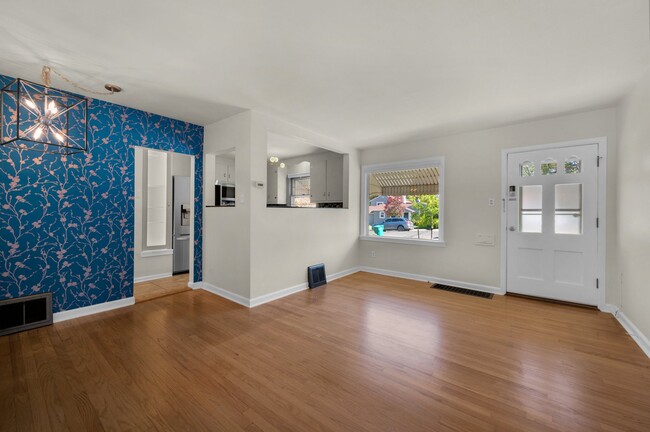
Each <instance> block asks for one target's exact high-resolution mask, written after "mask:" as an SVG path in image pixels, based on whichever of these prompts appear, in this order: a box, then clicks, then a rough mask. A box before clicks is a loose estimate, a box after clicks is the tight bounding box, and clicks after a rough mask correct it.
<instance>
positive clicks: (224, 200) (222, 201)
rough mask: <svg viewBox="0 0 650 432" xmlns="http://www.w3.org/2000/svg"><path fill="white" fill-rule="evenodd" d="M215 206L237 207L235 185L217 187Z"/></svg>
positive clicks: (215, 187)
mask: <svg viewBox="0 0 650 432" xmlns="http://www.w3.org/2000/svg"><path fill="white" fill-rule="evenodd" d="M214 189H215V195H214V205H216V206H233V205H235V186H234V185H215V186H214Z"/></svg>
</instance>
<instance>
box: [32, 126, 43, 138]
mask: <svg viewBox="0 0 650 432" xmlns="http://www.w3.org/2000/svg"><path fill="white" fill-rule="evenodd" d="M42 134H43V128H42V127H38V128H36V130H35V131H34V139H39V138H40V137H41V135H42Z"/></svg>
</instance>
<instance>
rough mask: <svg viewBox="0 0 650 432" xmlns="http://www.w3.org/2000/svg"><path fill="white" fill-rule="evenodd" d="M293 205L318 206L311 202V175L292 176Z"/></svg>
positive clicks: (291, 194)
mask: <svg viewBox="0 0 650 432" xmlns="http://www.w3.org/2000/svg"><path fill="white" fill-rule="evenodd" d="M290 180H291V183H290V185H289V189H290V194H289V195H290V197H291V207H316V204H315V203H312V202H311V181H310V177H309V176H298V177H290Z"/></svg>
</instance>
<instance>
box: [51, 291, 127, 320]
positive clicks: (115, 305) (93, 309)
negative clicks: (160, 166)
mask: <svg viewBox="0 0 650 432" xmlns="http://www.w3.org/2000/svg"><path fill="white" fill-rule="evenodd" d="M134 304H135V298H134V297H128V298H124V299H120V300H114V301H110V302H106V303H101V304H96V305H92V306H86V307H80V308H77V309H72V310H66V311H62V312H56V313H54V314H52V321H54V322H55V323H57V322H61V321H67V320H70V319H73V318H79V317H82V316H86V315H93V314H96V313H100V312H106V311H109V310H113V309H119V308H122V307H126V306H132V305H134Z"/></svg>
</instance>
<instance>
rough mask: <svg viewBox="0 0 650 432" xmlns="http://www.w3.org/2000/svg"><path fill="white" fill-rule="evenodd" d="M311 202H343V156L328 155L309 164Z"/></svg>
mask: <svg viewBox="0 0 650 432" xmlns="http://www.w3.org/2000/svg"><path fill="white" fill-rule="evenodd" d="M310 175H311V201H312V202H314V203H335V202H341V201H343V155H339V154H334V153H332V154H328V155H327V157H326V158H318V159H315V160H314V161H312V163H311V173H310Z"/></svg>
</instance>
